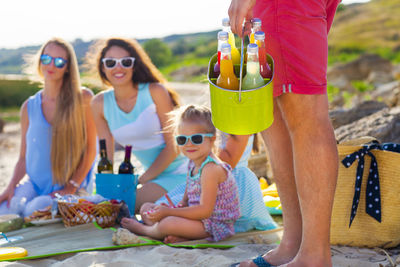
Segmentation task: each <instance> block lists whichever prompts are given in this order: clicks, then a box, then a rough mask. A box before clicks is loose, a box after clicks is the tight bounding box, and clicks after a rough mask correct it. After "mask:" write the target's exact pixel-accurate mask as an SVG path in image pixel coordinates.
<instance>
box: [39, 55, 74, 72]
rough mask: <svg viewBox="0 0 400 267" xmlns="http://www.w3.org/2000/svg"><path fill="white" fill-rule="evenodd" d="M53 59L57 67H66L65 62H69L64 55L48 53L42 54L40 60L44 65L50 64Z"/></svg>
mask: <svg viewBox="0 0 400 267" xmlns="http://www.w3.org/2000/svg"><path fill="white" fill-rule="evenodd" d="M53 60H54V66H56V68H59V69H62V68H64V66H65V64H67V62H68V60H66V59H64V58H62V57H52V56H49V55H46V54H44V55H41V56H40V62H42V64H43V65H49V64H50V63H51V61H53Z"/></svg>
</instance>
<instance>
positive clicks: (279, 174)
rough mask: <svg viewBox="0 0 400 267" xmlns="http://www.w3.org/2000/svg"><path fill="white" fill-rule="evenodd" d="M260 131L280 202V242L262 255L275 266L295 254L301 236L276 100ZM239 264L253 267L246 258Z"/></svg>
mask: <svg viewBox="0 0 400 267" xmlns="http://www.w3.org/2000/svg"><path fill="white" fill-rule="evenodd" d="M261 134H262V137H263V139H264V143H265V146H266V149H268V152H269V160H271V167H272V172H273V175H274V182H275V183H276V185H277V189H278V193H279V197H280V200H281V204H282V217H283V237H282V240H281V243H280V244H279V246H278V247H277V248H275V249H273V250H271V251H269V252H268V253H266V254H265V255H264V256H263V257H264V259H265V260H266V261H267V262H269V263H271V264H272V265H275V266H276V265H281V264H284V263H287V262H289V261H291V260H292V259H293V258H294V257H295V256H296V254H297V252H298V250H299V248H300V244H301V238H302V218H301V214H300V206H299V200H298V197H297V189H296V183H295V178H294V169H293V155H292V154H293V153H292V142H291V140H290V136H289V132H288V128H287V126H286V123H285V122H284V120H283V118H282V114H281V111H280V108H279V106H278V104H277V102H276V101H274V122H273V124H272V126H271V127H269V128H268V129H267V130H265V131H263V132H262V133H261ZM240 266H255V264H254V263H253V262H251V261H247V262H243V263H242V264H241V265H240Z"/></svg>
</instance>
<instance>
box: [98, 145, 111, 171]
mask: <svg viewBox="0 0 400 267" xmlns="http://www.w3.org/2000/svg"><path fill="white" fill-rule="evenodd" d="M97 172H98V173H113V164H112V163H111V161H110V160H109V159H108V158H107V149H106V140H105V139H100V161H99V163H98V164H97Z"/></svg>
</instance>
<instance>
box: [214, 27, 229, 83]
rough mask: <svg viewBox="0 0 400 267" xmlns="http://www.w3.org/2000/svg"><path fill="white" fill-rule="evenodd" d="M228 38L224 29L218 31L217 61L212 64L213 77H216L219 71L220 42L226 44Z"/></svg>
mask: <svg viewBox="0 0 400 267" xmlns="http://www.w3.org/2000/svg"><path fill="white" fill-rule="evenodd" d="M228 40H229V34H228V32H225V31H220V32H218V61H217V63H215V65H214V70H213V71H214V77H218V76H219V73H220V64H221V46H222V44H227V43H228Z"/></svg>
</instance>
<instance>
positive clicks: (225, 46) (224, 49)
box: [221, 44, 231, 53]
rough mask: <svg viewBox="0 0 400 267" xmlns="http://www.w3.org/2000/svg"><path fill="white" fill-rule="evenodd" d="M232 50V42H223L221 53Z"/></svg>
mask: <svg viewBox="0 0 400 267" xmlns="http://www.w3.org/2000/svg"><path fill="white" fill-rule="evenodd" d="M230 52H231V45H230V44H222V46H221V53H230Z"/></svg>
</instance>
